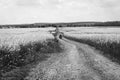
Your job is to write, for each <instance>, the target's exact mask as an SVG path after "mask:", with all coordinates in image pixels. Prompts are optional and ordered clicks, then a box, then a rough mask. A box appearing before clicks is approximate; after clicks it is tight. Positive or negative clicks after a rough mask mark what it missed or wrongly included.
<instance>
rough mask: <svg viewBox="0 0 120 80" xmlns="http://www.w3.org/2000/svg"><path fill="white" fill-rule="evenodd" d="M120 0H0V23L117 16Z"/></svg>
mask: <svg viewBox="0 0 120 80" xmlns="http://www.w3.org/2000/svg"><path fill="white" fill-rule="evenodd" d="M119 3H120V0H0V24H24V23H36V22H51V23H54V22H80V21H112V20H115V21H118V20H120V5H119Z"/></svg>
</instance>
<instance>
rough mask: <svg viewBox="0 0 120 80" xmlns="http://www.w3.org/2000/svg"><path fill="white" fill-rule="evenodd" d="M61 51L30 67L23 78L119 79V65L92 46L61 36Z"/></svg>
mask: <svg viewBox="0 0 120 80" xmlns="http://www.w3.org/2000/svg"><path fill="white" fill-rule="evenodd" d="M60 42H61V43H62V44H63V45H64V47H65V50H64V52H63V53H59V54H56V55H53V56H52V57H50V58H49V59H48V60H46V61H43V62H41V63H39V64H38V65H37V66H36V67H35V68H33V69H31V72H30V73H29V76H27V77H26V79H25V80H120V66H119V65H118V64H116V63H113V62H111V61H110V60H109V59H107V58H105V57H103V56H102V55H100V54H98V53H99V52H98V51H97V50H95V49H94V48H92V47H90V46H88V45H86V44H82V43H78V42H75V41H71V40H68V39H65V38H63V39H62V40H60Z"/></svg>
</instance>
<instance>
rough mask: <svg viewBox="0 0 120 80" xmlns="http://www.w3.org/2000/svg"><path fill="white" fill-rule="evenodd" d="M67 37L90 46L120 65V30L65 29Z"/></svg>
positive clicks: (93, 28) (97, 28)
mask: <svg viewBox="0 0 120 80" xmlns="http://www.w3.org/2000/svg"><path fill="white" fill-rule="evenodd" d="M62 30H63V32H65V37H66V38H68V39H71V40H75V41H78V42H80V43H85V44H88V45H90V46H92V47H94V48H96V49H97V50H99V51H101V54H102V55H104V56H106V57H108V58H110V59H111V60H112V61H114V62H118V63H120V58H119V57H120V54H119V53H120V28H104V27H102V28H99V27H96V28H95V27H81V28H79V27H78V28H74V27H73V28H63V29H62Z"/></svg>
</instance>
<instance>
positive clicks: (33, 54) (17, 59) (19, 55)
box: [0, 39, 62, 80]
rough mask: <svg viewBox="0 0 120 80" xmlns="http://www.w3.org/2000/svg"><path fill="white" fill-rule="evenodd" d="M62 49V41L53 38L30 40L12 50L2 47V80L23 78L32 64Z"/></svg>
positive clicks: (0, 72)
mask: <svg viewBox="0 0 120 80" xmlns="http://www.w3.org/2000/svg"><path fill="white" fill-rule="evenodd" d="M61 51H62V47H61V44H60V43H57V42H55V41H54V40H53V39H49V40H46V41H44V42H42V43H41V42H39V41H38V42H30V43H28V44H25V45H24V44H21V45H19V49H17V50H12V51H11V49H10V48H8V47H7V46H3V47H2V48H0V76H2V77H1V78H0V80H23V78H24V77H25V76H26V75H27V72H29V68H30V65H31V64H34V63H35V62H37V61H39V62H40V61H43V60H45V59H46V58H48V57H49V56H50V54H52V53H59V52H61Z"/></svg>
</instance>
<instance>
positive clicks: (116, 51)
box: [65, 36, 120, 64]
mask: <svg viewBox="0 0 120 80" xmlns="http://www.w3.org/2000/svg"><path fill="white" fill-rule="evenodd" d="M65 38H67V39H70V40H74V41H77V42H80V43H85V44H88V45H90V46H92V47H94V48H96V49H97V50H100V51H101V54H102V55H104V56H106V57H108V58H109V59H110V60H112V61H113V62H117V63H119V64H120V43H117V42H109V41H108V42H106V43H102V42H101V43H97V42H96V41H92V40H90V39H79V38H75V37H69V36H65Z"/></svg>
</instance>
